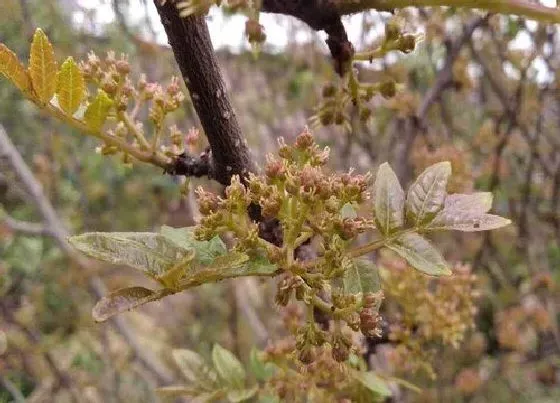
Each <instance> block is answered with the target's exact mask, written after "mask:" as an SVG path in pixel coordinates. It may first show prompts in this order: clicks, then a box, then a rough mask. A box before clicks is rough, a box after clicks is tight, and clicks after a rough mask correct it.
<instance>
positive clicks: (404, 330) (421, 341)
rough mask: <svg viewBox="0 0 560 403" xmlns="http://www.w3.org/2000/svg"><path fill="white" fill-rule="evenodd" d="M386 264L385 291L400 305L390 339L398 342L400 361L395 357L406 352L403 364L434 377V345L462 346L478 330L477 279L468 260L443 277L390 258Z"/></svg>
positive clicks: (478, 295)
mask: <svg viewBox="0 0 560 403" xmlns="http://www.w3.org/2000/svg"><path fill="white" fill-rule="evenodd" d="M384 266H385V269H384V270H383V271H382V276H383V280H384V292H385V294H386V295H387V299H388V301H389V303H390V304H394V305H395V307H394V309H391V310H390V311H391V312H392V316H390V317H389V320H390V322H391V326H390V332H389V338H390V339H391V340H392V341H394V342H395V343H398V345H399V347H398V348H396V349H395V351H394V354H393V358H394V360H393V361H394V364H395V363H396V364H395V365H397V366H398V362H400V359H397V358H396V357H401V355H402V356H405V357H406V360H405V361H406V363H405V362H401V364H403V365H405V367H406V368H403V369H405V370H409V371H418V370H422V371H424V372H426V373H427V374H428V375H430V376H433V375H434V372H433V368H432V367H431V364H430V362H431V358H430V357H433V356H434V355H435V354H436V351H435V350H434V348H435V347H433V346H434V345H442V346H450V347H453V348H457V347H458V346H459V344H460V343H461V342H462V341H463V340H464V338H465V335H466V334H467V332H468V331H469V330H472V329H474V319H475V316H476V313H477V309H476V304H475V303H476V301H477V299H478V298H479V297H480V292H479V290H478V279H477V277H476V276H475V275H474V274H472V273H471V269H470V267H469V266H467V265H456V266H455V267H454V270H453V271H454V275H453V276H450V277H438V278H428V277H425V276H422V275H420V274H418V273H416V272H414V271H412V270H409V268H408V267H407V265H406V264H404V263H401V262H396V261H394V260H388V259H387V260H385V261H384ZM393 316H394V317H393Z"/></svg>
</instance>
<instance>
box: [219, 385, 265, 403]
mask: <svg viewBox="0 0 560 403" xmlns="http://www.w3.org/2000/svg"><path fill="white" fill-rule="evenodd" d="M258 390H259V387H258V386H257V385H255V386H253V387H252V388H250V389H240V390H230V391H229V392H228V394H227V398H228V400H229V401H230V402H231V403H239V402H244V401H246V400H249V399H250V398H252V397H253V396H255V394H256V393H257V391H258Z"/></svg>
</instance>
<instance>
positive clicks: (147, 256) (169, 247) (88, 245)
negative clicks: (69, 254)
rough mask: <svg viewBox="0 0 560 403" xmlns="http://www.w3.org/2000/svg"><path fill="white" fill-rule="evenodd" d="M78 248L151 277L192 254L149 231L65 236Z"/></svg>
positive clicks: (156, 275) (156, 276)
mask: <svg viewBox="0 0 560 403" xmlns="http://www.w3.org/2000/svg"><path fill="white" fill-rule="evenodd" d="M69 241H70V243H71V244H72V246H74V247H75V248H76V249H78V250H79V251H81V252H83V253H85V254H86V255H88V256H91V257H93V258H95V259H99V260H102V261H104V262H107V263H111V264H122V265H126V266H130V267H132V268H135V269H138V270H141V271H143V272H145V273H147V274H149V275H150V276H152V277H154V278H158V277H159V276H161V275H163V274H164V273H165V272H166V271H167V270H169V269H171V268H172V267H173V266H174V265H175V264H176V263H177V262H178V261H180V260H182V259H184V258H185V257H187V256H189V255H190V254H192V250H187V249H184V248H181V247H179V246H177V245H176V244H174V243H173V242H170V241H169V240H168V239H167V238H165V237H163V236H162V235H160V234H155V233H151V232H90V233H85V234H82V235H77V236H73V237H70V238H69Z"/></svg>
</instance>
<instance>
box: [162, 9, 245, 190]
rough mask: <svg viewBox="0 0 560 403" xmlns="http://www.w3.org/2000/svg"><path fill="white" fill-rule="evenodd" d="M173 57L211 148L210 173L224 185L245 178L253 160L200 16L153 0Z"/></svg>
mask: <svg viewBox="0 0 560 403" xmlns="http://www.w3.org/2000/svg"><path fill="white" fill-rule="evenodd" d="M154 4H155V5H156V8H157V11H158V13H159V15H160V18H161V22H162V24H163V26H164V28H165V32H166V33H167V38H168V41H169V44H170V45H171V48H172V49H173V53H174V55H175V60H176V61H177V64H178V65H179V68H180V70H181V73H182V75H183V79H184V80H185V84H186V86H187V88H188V89H189V92H190V96H191V99H192V101H193V105H194V108H195V110H196V113H197V114H198V117H199V119H200V122H201V124H202V128H203V129H204V133H205V134H206V137H207V138H208V142H209V143H210V147H211V149H212V159H211V160H210V161H209V162H210V167H209V168H210V169H209V176H210V177H212V178H213V179H215V180H217V181H218V182H220V183H221V184H223V185H227V184H229V182H230V179H231V176H232V175H240V176H241V177H246V175H247V174H248V172H250V171H252V170H253V163H252V161H251V156H250V153H249V148H248V147H247V143H246V141H245V140H244V138H243V135H242V132H241V127H240V126H239V122H238V121H237V117H236V116H235V112H234V111H233V107H232V105H231V102H230V100H229V97H228V95H227V92H226V87H225V83H224V80H223V78H222V75H221V73H220V69H219V67H218V62H217V60H216V56H215V54H214V49H213V48H212V42H211V40H210V34H209V32H208V27H207V26H206V21H205V19H204V17H203V16H194V15H192V16H189V17H186V18H181V17H179V13H178V11H177V9H176V8H175V5H174V4H172V3H171V2H169V1H167V2H166V3H165V5H161V2H160V1H159V0H154Z"/></svg>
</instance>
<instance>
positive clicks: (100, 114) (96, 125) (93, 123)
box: [84, 90, 113, 130]
mask: <svg viewBox="0 0 560 403" xmlns="http://www.w3.org/2000/svg"><path fill="white" fill-rule="evenodd" d="M111 106H113V100H112V99H111V98H109V96H108V95H107V93H106V92H105V91H103V90H99V92H98V93H97V96H96V97H95V99H94V100H93V101H92V102H91V103H90V104H89V105H88V107H87V109H86V112H85V113H84V121H85V122H86V125H87V126H88V127H89V128H90V129H92V130H100V129H101V127H103V124H104V123H105V120H107V115H108V114H109V111H110V109H111Z"/></svg>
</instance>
